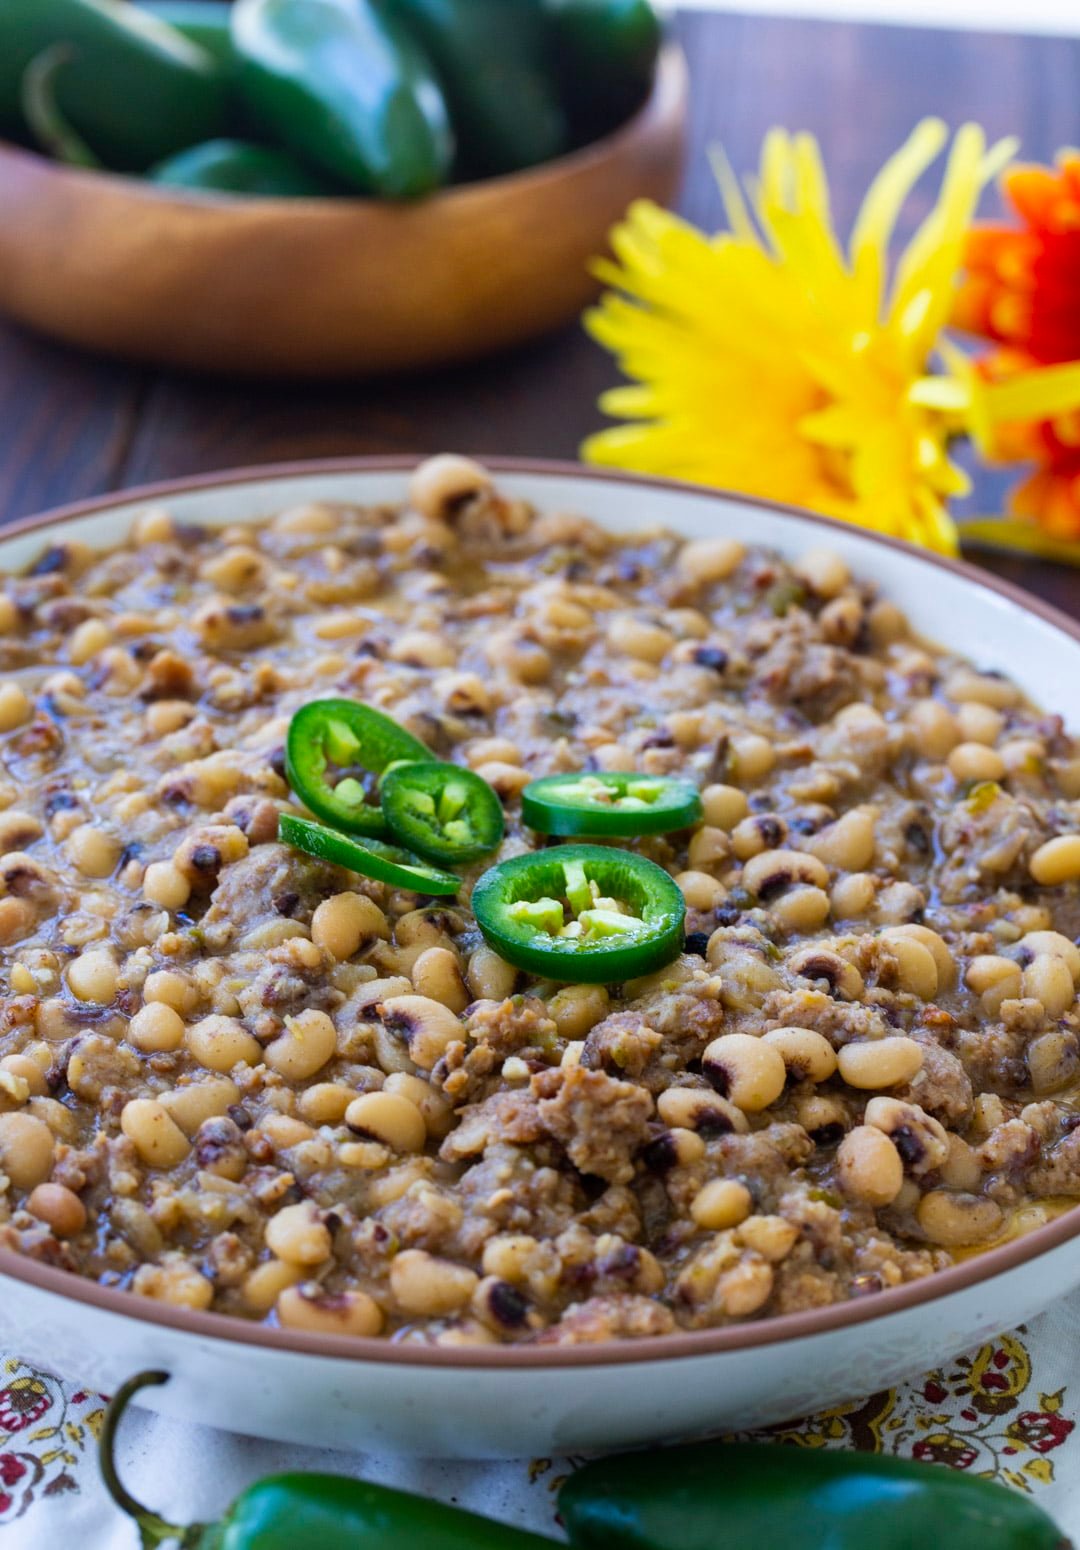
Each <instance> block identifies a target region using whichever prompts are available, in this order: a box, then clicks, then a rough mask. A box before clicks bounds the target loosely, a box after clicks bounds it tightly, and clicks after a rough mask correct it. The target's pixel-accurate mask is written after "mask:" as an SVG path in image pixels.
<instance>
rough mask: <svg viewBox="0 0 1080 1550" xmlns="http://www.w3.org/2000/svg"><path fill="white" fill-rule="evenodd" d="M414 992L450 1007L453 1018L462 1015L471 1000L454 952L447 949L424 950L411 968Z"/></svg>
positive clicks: (432, 948)
mask: <svg viewBox="0 0 1080 1550" xmlns="http://www.w3.org/2000/svg"><path fill="white" fill-rule="evenodd" d="M412 983H413V989H414V990H415V991H416V993H417V995H418V996H427V997H428V998H429V999H430V1000H432V1001H439V1002H441V1003H442V1005H443V1006H445V1007H449V1009H450V1011H451V1012H453V1013H454V1014H455V1015H457V1014H460V1013H461V1012H464V1010H465V1008H466V1007H467V1006H468V1004H469V1001H470V999H471V998H470V996H469V992H468V990H467V989H466V986H465V981H464V980H463V979H462V977H461V965H460V964H459V962H458V956H457V953H455V952H454V951H453V950H452V949H451V948H449V947H426V948H425V949H424V951H423V952H422V953H421V954H420V956H419V957H418V958H417V960H416V962H415V963H414V964H413V966H412Z"/></svg>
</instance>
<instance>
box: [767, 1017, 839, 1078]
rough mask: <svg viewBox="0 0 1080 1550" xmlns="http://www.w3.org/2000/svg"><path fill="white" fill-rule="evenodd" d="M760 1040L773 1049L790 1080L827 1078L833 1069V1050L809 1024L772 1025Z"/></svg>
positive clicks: (834, 1060) (834, 1057)
mask: <svg viewBox="0 0 1080 1550" xmlns="http://www.w3.org/2000/svg"><path fill="white" fill-rule="evenodd" d="M762 1042H763V1043H765V1044H768V1045H769V1046H770V1048H772V1049H774V1050H776V1052H777V1054H778V1055H779V1056H780V1058H781V1060H782V1061H783V1062H784V1067H785V1070H786V1072H787V1075H788V1077H789V1078H790V1080H791V1081H793V1082H806V1081H809V1082H827V1081H828V1080H829V1078H830V1077H831V1076H832V1075H833V1074H834V1073H835V1071H836V1051H835V1050H834V1049H833V1047H832V1045H831V1044H830V1043H829V1041H828V1039H827V1038H826V1037H825V1035H824V1034H822V1033H817V1032H816V1031H815V1030H814V1029H813V1028H794V1027H792V1028H773V1029H771V1030H770V1031H769V1032H768V1033H767V1034H765V1035H764V1037H763V1040H762Z"/></svg>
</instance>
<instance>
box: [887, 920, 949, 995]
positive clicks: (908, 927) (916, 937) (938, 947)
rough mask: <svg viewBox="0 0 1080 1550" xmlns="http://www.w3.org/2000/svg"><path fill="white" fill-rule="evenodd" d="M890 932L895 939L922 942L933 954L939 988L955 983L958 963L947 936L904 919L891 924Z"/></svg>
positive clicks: (946, 988) (945, 988)
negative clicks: (899, 922) (903, 937)
mask: <svg viewBox="0 0 1080 1550" xmlns="http://www.w3.org/2000/svg"><path fill="white" fill-rule="evenodd" d="M883 934H884V933H883ZM888 934H889V936H890V937H891V938H894V939H895V938H896V937H902V936H906V937H910V938H911V940H912V941H913V942H921V943H922V945H923V946H924V947H925V948H927V950H928V951H929V952H930V953H932V954H933V958H934V962H935V963H936V964H937V971H938V988H939V989H941V990H948V989H949V987H950V986H952V985H953V984H955V982H956V963H955V961H954V959H953V955H952V952H951V950H950V948H949V945H948V943H947V942H946V941H945V938H944V937H942V936H940V935H939V934H938V933H937V932H936V931H931V929H930V927H929V926H920V925H916V924H915V923H914V922H912V921H904V922H902V923H901V924H900V925H895V926H890V927H889V932H888Z"/></svg>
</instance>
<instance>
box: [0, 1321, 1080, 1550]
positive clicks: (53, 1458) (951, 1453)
mask: <svg viewBox="0 0 1080 1550" xmlns="http://www.w3.org/2000/svg"><path fill="white" fill-rule="evenodd" d="M1078 1316H1080V1295H1075V1294H1074V1295H1073V1296H1072V1297H1070V1298H1068V1299H1065V1300H1063V1301H1062V1302H1060V1303H1059V1304H1058V1305H1057V1307H1055V1308H1054V1309H1053V1310H1052V1311H1051V1312H1049V1313H1046V1314H1043V1315H1042V1317H1041V1318H1039V1319H1036V1320H1034V1321H1033V1322H1032V1324H1031V1325H1029V1326H1027V1327H1026V1328H1021V1329H1019V1330H1016V1331H1015V1332H1014V1333H1012V1334H1009V1335H1002V1336H1000V1337H999V1338H998V1339H997V1340H994V1341H991V1342H990V1343H988V1344H987V1345H984V1346H981V1347H979V1348H978V1349H977V1350H974V1351H969V1352H967V1353H966V1354H965V1355H963V1356H960V1357H957V1358H956V1360H955V1361H952V1362H949V1363H947V1364H946V1365H945V1366H943V1367H941V1368H939V1369H938V1370H937V1371H935V1372H931V1373H927V1374H926V1375H925V1376H924V1377H922V1378H920V1379H918V1380H916V1381H913V1382H911V1383H908V1384H905V1385H903V1386H902V1387H899V1388H895V1389H889V1390H888V1391H886V1392H885V1393H882V1394H874V1395H872V1396H871V1397H870V1398H868V1399H860V1400H855V1401H852V1402H851V1403H850V1404H846V1405H839V1406H837V1407H836V1408H835V1409H833V1410H827V1411H823V1412H822V1413H821V1414H819V1415H816V1416H813V1417H811V1418H809V1419H808V1420H805V1421H800V1422H795V1423H792V1424H790V1425H786V1426H780V1427H776V1428H774V1429H773V1430H772V1431H770V1432H768V1433H755V1434H747V1435H750V1436H755V1437H758V1438H760V1439H761V1440H768V1441H773V1442H778V1443H782V1444H786V1445H789V1446H796V1447H803V1448H858V1449H862V1450H865V1451H867V1452H875V1453H893V1454H899V1455H901V1456H903V1457H905V1458H918V1459H925V1460H927V1461H928V1462H931V1463H936V1464H938V1465H940V1466H944V1467H947V1468H952V1469H963V1470H966V1471H967V1472H968V1473H970V1474H972V1475H979V1476H982V1477H985V1478H986V1479H993V1480H998V1481H1001V1482H1003V1483H1005V1484H1008V1485H1010V1486H1012V1487H1013V1488H1014V1489H1016V1490H1020V1491H1026V1492H1028V1493H1029V1494H1031V1495H1033V1496H1035V1497H1036V1498H1037V1499H1038V1501H1039V1502H1040V1503H1041V1505H1042V1506H1043V1507H1045V1508H1046V1510H1047V1511H1048V1512H1049V1513H1051V1515H1052V1516H1053V1517H1055V1518H1056V1519H1057V1521H1058V1523H1059V1524H1060V1526H1061V1528H1062V1530H1063V1531H1064V1532H1065V1533H1066V1534H1069V1535H1071V1536H1073V1537H1077V1538H1080V1467H1078V1466H1080V1432H1078V1430H1077V1420H1078V1419H1080V1347H1078V1346H1077V1344H1076V1341H1075V1333H1074V1332H1075V1329H1076V1325H1077V1321H1078ZM103 1414H104V1408H103V1402H102V1400H101V1398H100V1396H98V1395H95V1394H88V1393H85V1392H83V1391H82V1390H80V1389H78V1388H77V1387H75V1386H74V1385H70V1384H65V1383H63V1382H61V1381H60V1380H58V1379H56V1378H53V1377H50V1376H48V1375H47V1374H45V1373H41V1372H35V1371H33V1370H32V1369H30V1368H28V1367H26V1366H25V1365H24V1364H23V1363H22V1362H20V1361H19V1360H18V1359H17V1358H14V1357H12V1358H9V1359H6V1360H5V1359H0V1550H24V1547H25V1550H52V1547H54V1546H60V1545H63V1544H66V1543H69V1542H75V1541H76V1540H77V1542H78V1544H79V1546H80V1550H135V1547H136V1545H137V1539H136V1535H135V1532H134V1530H133V1529H132V1528H131V1526H130V1525H128V1524H126V1523H125V1521H124V1519H123V1518H122V1517H121V1516H120V1515H119V1514H118V1513H116V1512H115V1511H114V1509H113V1508H112V1505H111V1503H110V1502H109V1501H108V1499H107V1498H106V1496H105V1493H104V1491H103V1489H102V1487H101V1484H100V1481H99V1479H98V1474H97V1468H96V1462H95V1439H96V1437H97V1434H98V1432H99V1431H100V1428H101V1421H102V1417H103ZM166 1461H167V1462H166ZM120 1462H121V1468H122V1472H123V1475H124V1478H125V1480H126V1481H127V1482H128V1484H129V1485H130V1487H131V1489H132V1490H133V1491H134V1492H135V1494H136V1495H137V1496H141V1497H142V1498H143V1499H145V1500H146V1501H148V1502H150V1503H151V1504H152V1505H153V1506H155V1507H156V1508H157V1509H158V1510H159V1511H161V1512H162V1513H163V1514H164V1515H165V1516H166V1517H170V1518H171V1519H172V1520H174V1521H179V1522H186V1521H188V1520H189V1519H190V1518H192V1517H199V1518H203V1519H205V1518H208V1517H212V1516H213V1515H214V1514H215V1513H219V1512H221V1511H222V1510H223V1509H224V1507H225V1506H226V1505H227V1503H228V1502H229V1500H230V1499H231V1498H232V1497H233V1496H235V1495H236V1494H237V1493H238V1492H239V1491H241V1490H243V1488H244V1486H245V1485H247V1484H249V1483H250V1482H251V1481H252V1480H255V1479H258V1478H259V1477H260V1476H261V1475H265V1474H270V1473H273V1472H274V1471H276V1470H280V1469H284V1468H293V1469H328V1470H332V1471H334V1472H337V1473H340V1474H352V1475H357V1476H360V1475H363V1476H364V1477H365V1478H367V1479H373V1480H381V1481H383V1482H385V1483H386V1484H389V1485H395V1486H398V1487H399V1488H401V1489H404V1490H414V1491H418V1492H420V1493H422V1494H424V1495H430V1496H435V1497H441V1498H443V1499H444V1500H450V1499H453V1500H454V1502H455V1503H457V1504H458V1505H460V1506H463V1507H469V1508H471V1509H472V1510H473V1511H476V1512H483V1513H487V1514H488V1515H489V1516H491V1517H496V1518H501V1519H503V1520H504V1521H506V1522H510V1523H515V1524H517V1525H519V1526H521V1527H527V1528H532V1529H535V1530H536V1531H538V1532H541V1533H545V1532H546V1533H550V1534H552V1535H555V1534H557V1533H558V1528H557V1524H556V1521H555V1493H556V1491H557V1489H558V1485H559V1483H560V1481H561V1480H562V1479H563V1478H564V1476H565V1475H566V1473H567V1472H568V1470H569V1469H570V1468H572V1466H573V1464H574V1462H576V1461H574V1460H569V1459H531V1460H522V1461H519V1462H516V1463H489V1464H467V1463H454V1462H435V1461H428V1462H425V1461H417V1460H415V1459H412V1460H409V1459H392V1458H383V1457H376V1456H370V1455H362V1454H356V1453H338V1452H331V1451H326V1450H320V1449H314V1448H298V1447H292V1446H289V1445H288V1444H286V1443H272V1442H263V1441H260V1440H258V1439H255V1438H250V1437H236V1436H226V1435H224V1434H222V1433H219V1432H214V1431H211V1430H210V1429H209V1428H207V1427H200V1426H182V1425H179V1424H177V1423H176V1422H170V1421H167V1420H165V1419H163V1418H159V1417H149V1416H143V1415H142V1414H141V1413H138V1412H136V1413H134V1414H133V1415H132V1416H131V1417H130V1419H129V1421H128V1423H127V1424H126V1425H125V1427H124V1434H123V1439H122V1449H121V1458H120Z"/></svg>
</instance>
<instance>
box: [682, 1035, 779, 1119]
mask: <svg viewBox="0 0 1080 1550" xmlns="http://www.w3.org/2000/svg"><path fill="white" fill-rule="evenodd" d="M701 1069H702V1073H703V1075H704V1076H705V1079H706V1080H707V1081H708V1082H709V1084H710V1086H712V1088H713V1089H714V1090H715V1091H716V1092H718V1093H719V1094H720V1096H721V1097H722V1098H727V1099H728V1100H729V1101H730V1102H731V1103H733V1104H735V1106H736V1107H737V1108H739V1109H742V1110H743V1112H744V1113H747V1114H756V1113H758V1112H759V1111H760V1110H761V1109H767V1108H768V1106H769V1104H770V1103H775V1102H776V1100H777V1098H779V1096H780V1094H781V1093H782V1092H783V1090H784V1084H785V1083H786V1081H787V1068H786V1067H785V1065H784V1060H783V1057H782V1055H781V1053H780V1051H779V1050H778V1049H777V1048H776V1047H775V1045H772V1044H768V1043H766V1041H765V1040H764V1039H759V1038H756V1037H755V1036H754V1035H753V1034H750V1033H724V1034H721V1035H720V1037H719V1038H718V1039H713V1041H712V1043H711V1044H709V1045H708V1046H707V1047H706V1049H705V1053H704V1054H703V1055H702V1057H701Z"/></svg>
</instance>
